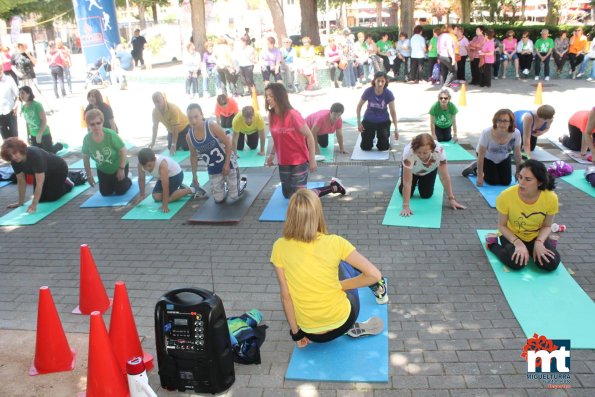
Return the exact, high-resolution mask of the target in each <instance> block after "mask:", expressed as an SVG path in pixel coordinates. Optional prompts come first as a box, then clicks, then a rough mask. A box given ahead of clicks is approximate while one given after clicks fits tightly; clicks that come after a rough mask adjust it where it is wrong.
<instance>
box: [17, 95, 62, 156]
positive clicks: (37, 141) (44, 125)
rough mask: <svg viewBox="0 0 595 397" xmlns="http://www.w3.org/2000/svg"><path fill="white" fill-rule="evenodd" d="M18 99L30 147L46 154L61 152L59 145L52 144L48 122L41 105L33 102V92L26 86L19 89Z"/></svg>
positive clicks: (60, 145)
mask: <svg viewBox="0 0 595 397" xmlns="http://www.w3.org/2000/svg"><path fill="white" fill-rule="evenodd" d="M19 98H20V99H21V102H23V105H22V106H21V113H23V117H25V122H26V123H27V135H28V136H29V137H30V139H29V141H30V143H31V145H33V146H37V147H40V148H42V149H43V150H45V151H46V152H50V153H56V152H58V151H60V150H62V148H63V146H62V144H61V143H56V144H55V145H54V143H53V142H52V134H51V133H50V127H48V121H47V117H46V114H45V110H43V105H42V104H41V103H39V102H37V101H36V100H35V95H33V90H31V87H29V86H28V85H24V86H22V87H21V88H19Z"/></svg>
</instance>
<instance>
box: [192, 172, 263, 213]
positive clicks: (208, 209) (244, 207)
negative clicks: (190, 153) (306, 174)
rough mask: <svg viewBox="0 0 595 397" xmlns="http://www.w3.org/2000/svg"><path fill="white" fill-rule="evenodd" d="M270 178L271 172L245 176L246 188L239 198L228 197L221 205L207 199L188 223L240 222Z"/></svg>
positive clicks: (210, 198) (211, 198)
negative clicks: (246, 179)
mask: <svg viewBox="0 0 595 397" xmlns="http://www.w3.org/2000/svg"><path fill="white" fill-rule="evenodd" d="M271 176H272V172H268V173H266V174H260V175H259V174H250V175H246V177H247V178H248V186H247V187H246V190H244V194H242V196H241V197H240V198H238V199H237V200H235V201H234V200H232V199H230V198H229V197H228V198H227V199H226V200H225V201H224V202H223V203H221V204H217V203H216V202H215V200H213V197H209V198H208V199H207V201H206V202H205V203H204V204H203V205H202V206H201V207H200V208H199V209H198V211H196V212H195V213H194V215H192V217H191V218H190V219H188V223H237V222H239V221H241V220H242V218H243V217H244V215H246V213H247V212H248V210H249V209H250V207H251V206H252V204H253V203H254V200H256V197H257V196H258V194H259V193H260V192H261V191H262V189H263V188H264V187H265V185H266V184H267V183H268V181H269V179H271Z"/></svg>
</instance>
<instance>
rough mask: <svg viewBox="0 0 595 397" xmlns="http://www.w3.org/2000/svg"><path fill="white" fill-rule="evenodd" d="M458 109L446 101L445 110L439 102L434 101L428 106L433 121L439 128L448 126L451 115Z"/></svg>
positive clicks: (450, 122)
mask: <svg viewBox="0 0 595 397" xmlns="http://www.w3.org/2000/svg"><path fill="white" fill-rule="evenodd" d="M458 111H459V109H457V107H456V105H455V104H454V103H452V102H448V105H447V106H446V110H445V109H442V108H441V107H440V103H439V102H436V103H435V104H434V105H433V106H432V107H431V108H430V112H429V113H430V115H431V116H434V123H435V124H436V126H437V127H439V128H448V127H450V126H451V125H452V116H454V115H455V114H457V113H458Z"/></svg>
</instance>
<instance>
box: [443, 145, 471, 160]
mask: <svg viewBox="0 0 595 397" xmlns="http://www.w3.org/2000/svg"><path fill="white" fill-rule="evenodd" d="M440 144H441V145H442V147H443V148H444V151H445V152H446V160H448V161H473V160H475V156H474V155H472V154H471V153H469V152H468V151H466V150H465V149H464V148H463V147H462V146H461V145H459V144H458V143H454V142H440Z"/></svg>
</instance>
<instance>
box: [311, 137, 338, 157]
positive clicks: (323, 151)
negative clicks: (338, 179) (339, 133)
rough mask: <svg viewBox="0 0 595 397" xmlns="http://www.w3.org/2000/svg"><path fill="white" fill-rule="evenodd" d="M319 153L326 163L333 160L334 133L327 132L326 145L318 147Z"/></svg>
mask: <svg viewBox="0 0 595 397" xmlns="http://www.w3.org/2000/svg"><path fill="white" fill-rule="evenodd" d="M314 139H316V138H314ZM320 155H321V156H324V161H326V162H327V163H332V162H333V161H334V160H335V134H328V146H327V147H320Z"/></svg>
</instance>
